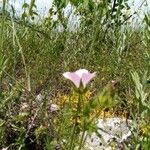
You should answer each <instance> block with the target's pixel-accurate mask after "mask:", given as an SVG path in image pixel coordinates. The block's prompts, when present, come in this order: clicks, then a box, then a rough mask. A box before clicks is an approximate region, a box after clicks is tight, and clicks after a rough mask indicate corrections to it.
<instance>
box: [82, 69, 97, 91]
mask: <svg viewBox="0 0 150 150" xmlns="http://www.w3.org/2000/svg"><path fill="white" fill-rule="evenodd" d="M95 74H96V73H95V72H94V73H84V74H83V75H82V84H83V86H84V88H85V87H86V85H87V84H88V83H89V82H90V81H91V80H92V79H93V78H94V77H95Z"/></svg>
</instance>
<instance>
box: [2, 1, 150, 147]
mask: <svg viewBox="0 0 150 150" xmlns="http://www.w3.org/2000/svg"><path fill="white" fill-rule="evenodd" d="M34 3H35V1H31V3H30V4H24V10H25V12H24V14H23V15H22V18H21V17H20V18H15V14H13V15H11V13H10V15H7V12H6V5H7V3H6V1H5V0H3V3H2V4H3V6H2V15H1V16H0V27H1V31H0V32H1V34H0V78H1V82H0V99H1V101H0V148H3V147H9V148H10V149H29V148H30V149H59V148H60V149H66V147H67V146H68V145H67V142H66V141H67V139H69V138H70V136H71V127H72V126H71V125H72V122H71V120H72V112H71V111H69V109H70V108H73V107H74V105H76V101H77V97H78V96H77V95H71V94H70V93H71V90H70V84H69V83H68V82H66V81H64V80H63V77H62V73H63V72H65V71H68V70H71V71H74V70H76V69H78V68H87V69H89V70H92V71H96V72H97V77H96V78H95V81H94V82H93V83H92V84H91V87H90V91H92V92H89V91H88V92H87V93H86V94H87V95H86V94H85V102H86V103H88V101H89V99H93V98H95V96H96V93H97V92H99V91H100V92H99V97H101V98H102V94H103V97H104V96H105V94H104V93H105V89H107V90H108V86H106V85H109V83H110V81H112V80H114V81H116V80H118V79H119V84H118V85H117V86H115V87H114V89H115V94H116V93H117V97H116V95H115V94H114V95H113V98H114V99H115V100H116V99H117V103H115V105H113V106H112V105H111V107H109V108H104V109H103V110H102V111H101V113H98V115H97V118H98V117H102V116H104V117H110V116H109V115H110V113H112V114H114V115H115V116H116V115H117V116H120V117H121V116H124V117H126V118H127V119H132V120H133V122H134V126H131V131H132V138H131V139H130V141H129V142H128V143H124V146H125V147H126V148H127V147H129V148H132V149H138V148H139V149H148V147H149V143H150V142H149V139H150V138H149V136H150V131H149V122H150V118H149V64H150V63H149V62H150V61H149V43H150V41H149V22H150V19H149V18H150V17H149V15H148V14H147V15H145V19H144V21H145V25H143V26H144V29H141V27H137V28H134V26H132V24H131V23H130V19H128V18H129V17H130V15H129V16H126V17H125V16H124V15H123V14H122V12H121V9H122V8H123V9H125V10H126V7H127V3H125V2H123V1H122V2H121V1H114V3H113V5H111V4H110V3H109V2H107V3H106V2H105V1H102V2H101V3H98V2H97V3H93V2H92V1H89V2H87V3H85V2H78V3H76V2H75V1H70V3H71V4H72V6H73V7H74V8H75V9H76V11H75V12H74V14H75V15H78V16H79V15H80V25H79V27H78V28H76V29H75V30H70V28H71V27H69V26H68V20H69V18H67V17H65V16H64V15H63V13H64V11H63V9H64V7H65V6H66V3H64V2H58V1H54V6H55V7H56V8H57V9H56V10H55V9H53V8H51V9H50V10H49V16H48V17H47V18H43V19H42V20H41V21H40V23H38V22H37V21H35V19H34V18H35V17H36V16H37V15H38V14H36V12H35V9H34V8H35V6H34ZM109 6H112V7H109ZM55 14H57V15H58V19H57V20H56V21H54V20H53V19H52V16H53V15H55ZM131 15H133V14H131ZM122 19H123V20H122ZM133 25H134V24H133ZM58 26H62V30H61V31H58ZM143 73H144V74H143ZM142 76H143V78H142ZM106 87H107V88H106ZM107 90H106V91H107ZM108 91H109V90H108ZM40 94H41V95H42V97H41V100H39V99H38V98H37V95H39V96H40ZM107 96H108V97H107V100H108V101H109V100H110V99H111V98H112V95H111V92H110V93H109V92H108V93H107ZM114 99H113V100H114ZM105 100H106V99H105ZM115 100H114V101H115ZM115 102H116V101H115ZM52 104H57V105H58V106H59V108H60V110H59V111H56V112H53V113H52V112H50V108H51V105H52ZM116 104H117V105H116ZM68 105H69V107H66V106H68ZM95 113H96V112H92V114H91V115H90V116H92V115H93V114H95ZM103 113H104V115H103ZM90 116H89V118H90ZM78 121H79V122H80V120H78ZM91 130H92V131H93V130H94V129H91ZM139 137H140V138H139ZM130 146H131V147H130Z"/></svg>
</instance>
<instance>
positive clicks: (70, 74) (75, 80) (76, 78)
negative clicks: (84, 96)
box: [63, 72, 81, 88]
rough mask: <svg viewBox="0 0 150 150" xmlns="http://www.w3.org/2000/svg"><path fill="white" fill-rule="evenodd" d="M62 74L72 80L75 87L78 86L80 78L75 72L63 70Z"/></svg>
mask: <svg viewBox="0 0 150 150" xmlns="http://www.w3.org/2000/svg"><path fill="white" fill-rule="evenodd" d="M63 76H64V77H65V78H66V79H69V80H70V81H72V82H73V83H74V84H75V86H76V87H77V88H79V86H80V81H81V78H80V77H79V76H78V75H77V74H76V73H75V72H65V73H64V74H63Z"/></svg>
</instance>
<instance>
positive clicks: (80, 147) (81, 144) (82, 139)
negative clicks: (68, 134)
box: [78, 130, 85, 150]
mask: <svg viewBox="0 0 150 150" xmlns="http://www.w3.org/2000/svg"><path fill="white" fill-rule="evenodd" d="M84 135H85V130H84V131H83V132H82V136H81V140H80V144H79V149H78V150H81V149H82V146H83V143H84Z"/></svg>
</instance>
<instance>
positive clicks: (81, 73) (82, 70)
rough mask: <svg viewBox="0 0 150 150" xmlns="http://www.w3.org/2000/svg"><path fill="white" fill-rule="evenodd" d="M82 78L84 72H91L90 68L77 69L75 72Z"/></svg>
mask: <svg viewBox="0 0 150 150" xmlns="http://www.w3.org/2000/svg"><path fill="white" fill-rule="evenodd" d="M75 73H76V74H77V75H78V76H79V77H80V78H82V75H83V74H84V73H86V74H87V73H89V72H88V70H86V69H79V70H77V71H76V72H75Z"/></svg>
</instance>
